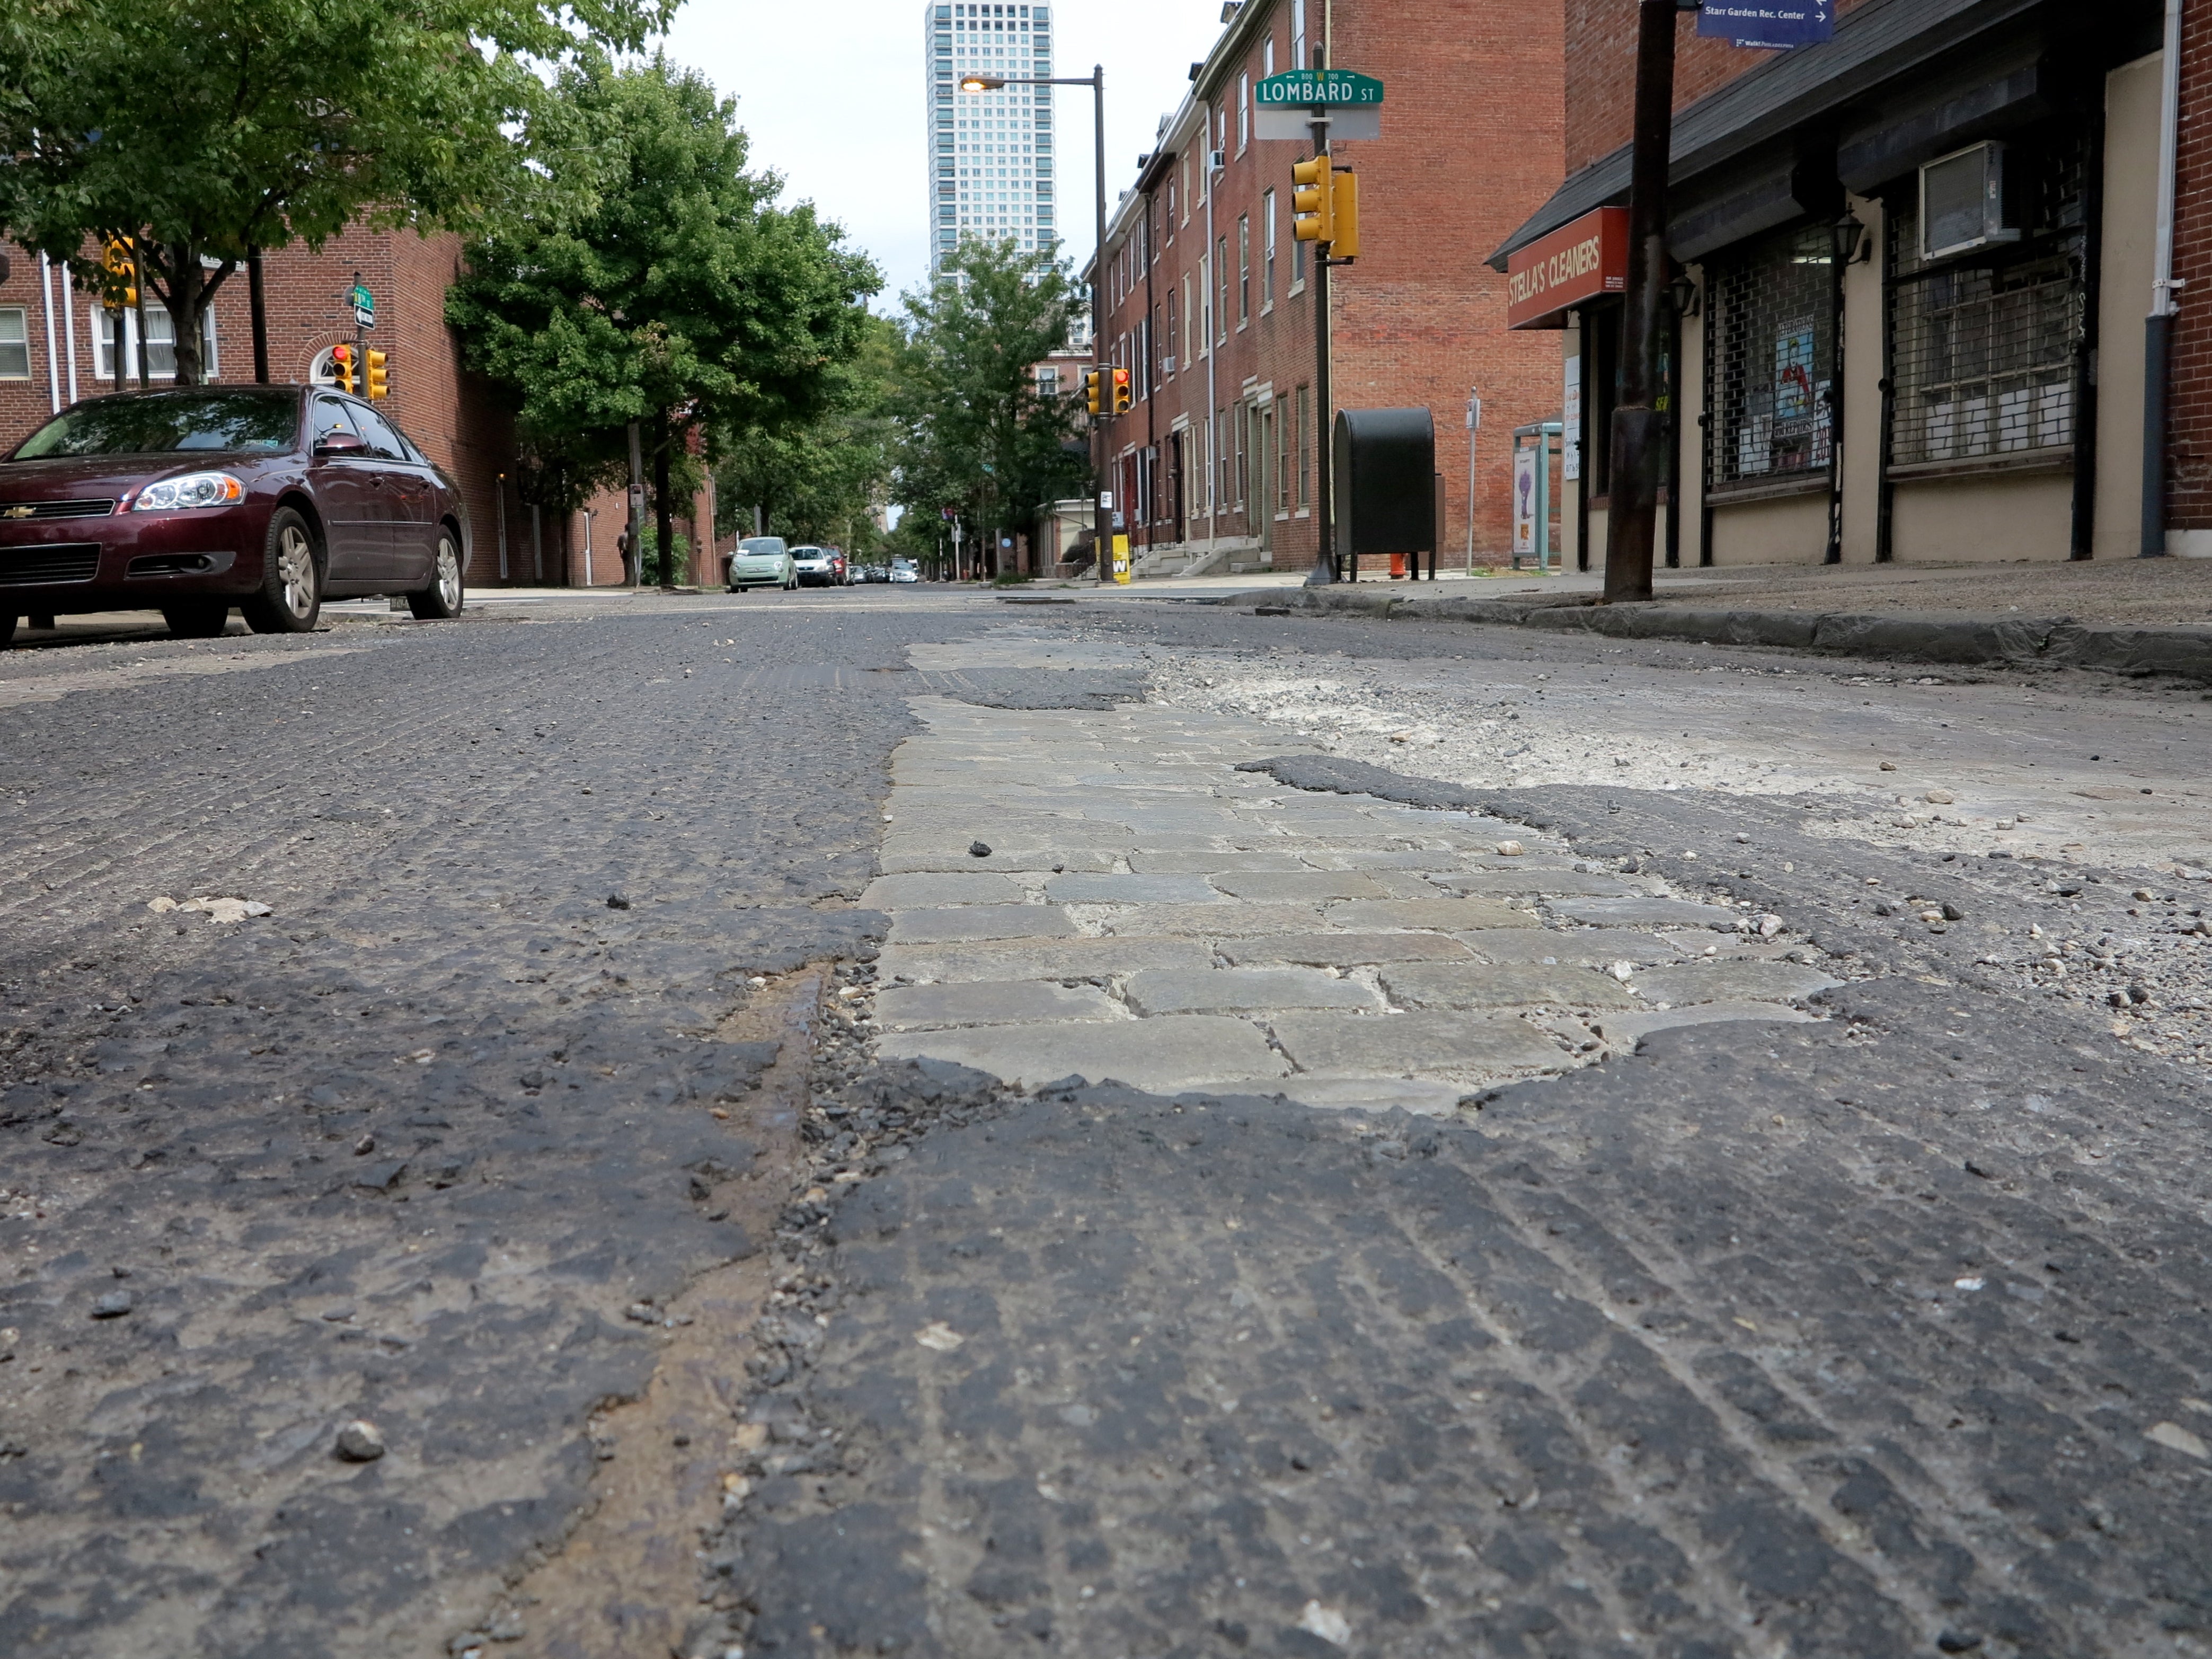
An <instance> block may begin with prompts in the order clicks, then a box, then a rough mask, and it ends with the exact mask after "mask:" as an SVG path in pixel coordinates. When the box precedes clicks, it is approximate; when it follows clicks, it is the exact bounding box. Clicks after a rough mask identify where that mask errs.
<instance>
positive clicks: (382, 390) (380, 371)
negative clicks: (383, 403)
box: [363, 346, 392, 402]
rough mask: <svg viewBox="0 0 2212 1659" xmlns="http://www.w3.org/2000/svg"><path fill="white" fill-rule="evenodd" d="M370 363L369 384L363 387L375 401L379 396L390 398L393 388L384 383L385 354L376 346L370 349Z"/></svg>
mask: <svg viewBox="0 0 2212 1659" xmlns="http://www.w3.org/2000/svg"><path fill="white" fill-rule="evenodd" d="M363 389H364V390H365V391H366V392H368V396H369V398H370V400H371V401H372V402H374V400H375V399H376V398H389V397H390V396H391V395H392V388H391V387H390V386H386V384H385V383H384V354H383V353H382V352H380V351H379V350H378V349H376V348H375V347H374V346H371V347H369V349H368V376H367V384H366V386H364V388H363Z"/></svg>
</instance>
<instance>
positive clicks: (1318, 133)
mask: <svg viewBox="0 0 2212 1659" xmlns="http://www.w3.org/2000/svg"><path fill="white" fill-rule="evenodd" d="M1313 66H1314V68H1316V70H1326V69H1327V68H1328V47H1327V46H1316V47H1315V48H1314V62H1313ZM1313 115H1314V121H1313V147H1314V155H1315V156H1316V159H1318V160H1321V161H1328V110H1327V109H1326V108H1324V107H1322V106H1316V107H1315V109H1314V112H1313ZM1322 188H1323V189H1324V190H1328V191H1334V189H1335V180H1334V178H1333V177H1332V176H1331V174H1330V173H1329V171H1328V168H1326V167H1324V168H1323V170H1322ZM1331 246H1334V245H1333V244H1331V243H1328V242H1316V243H1315V244H1314V401H1315V402H1316V404H1319V405H1320V409H1319V413H1318V415H1317V416H1316V422H1315V426H1316V430H1315V438H1316V444H1315V449H1316V452H1317V453H1316V457H1315V459H1316V471H1317V473H1318V476H1317V477H1316V479H1315V481H1314V533H1315V536H1316V538H1317V539H1316V542H1315V544H1314V568H1313V569H1312V570H1311V571H1310V572H1309V573H1308V574H1307V576H1306V585H1307V586H1310V587H1322V586H1328V584H1329V583H1331V582H1334V580H1336V579H1337V575H1336V519H1335V505H1336V490H1335V487H1334V486H1335V474H1336V433H1335V431H1334V424H1333V423H1334V419H1335V416H1334V415H1333V414H1332V413H1331V408H1330V387H1329V374H1328V366H1329V346H1328V251H1329V249H1330V247H1331ZM1351 564H1352V568H1351V570H1350V572H1349V573H1348V576H1349V580H1352V581H1358V580H1359V557H1358V555H1357V554H1354V555H1352V560H1351Z"/></svg>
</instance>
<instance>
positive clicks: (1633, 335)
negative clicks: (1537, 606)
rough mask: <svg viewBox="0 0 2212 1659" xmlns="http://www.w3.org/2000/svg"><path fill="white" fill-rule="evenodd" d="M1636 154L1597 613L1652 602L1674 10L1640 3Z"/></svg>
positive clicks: (1656, 2) (1665, 4)
mask: <svg viewBox="0 0 2212 1659" xmlns="http://www.w3.org/2000/svg"><path fill="white" fill-rule="evenodd" d="M1638 14H1639V15H1638V33H1637V49H1636V150H1635V161H1634V165H1633V168H1632V180H1631V183H1630V185H1629V191H1628V220H1629V226H1628V234H1629V242H1628V295H1627V302H1626V307H1625V308H1624V313H1623V324H1624V333H1623V338H1622V341H1621V347H1622V349H1621V366H1620V404H1618V405H1617V406H1616V407H1615V408H1614V410H1613V510H1612V511H1611V512H1610V513H1607V517H1606V536H1605V596H1604V597H1605V603H1607V604H1608V605H1614V604H1619V603H1620V602H1622V601H1624V600H1630V599H1650V597H1651V553H1652V546H1653V543H1654V540H1655V538H1656V534H1657V530H1658V524H1657V517H1658V507H1659V472H1660V468H1661V466H1662V463H1663V461H1664V459H1665V455H1666V449H1665V445H1664V443H1663V441H1662V440H1663V438H1664V435H1665V429H1666V425H1667V416H1664V415H1662V414H1661V413H1660V411H1659V409H1658V407H1657V404H1658V399H1659V392H1660V386H1659V347H1660V325H1661V322H1662V316H1661V312H1662V307H1664V306H1665V304H1666V294H1667V265H1668V253H1667V176H1668V149H1669V147H1670V145H1671V144H1672V143H1673V138H1674V24H1675V19H1676V18H1677V17H1678V16H1679V15H1680V13H1679V12H1678V11H1677V9H1676V0H1641V3H1640V4H1639V6H1638Z"/></svg>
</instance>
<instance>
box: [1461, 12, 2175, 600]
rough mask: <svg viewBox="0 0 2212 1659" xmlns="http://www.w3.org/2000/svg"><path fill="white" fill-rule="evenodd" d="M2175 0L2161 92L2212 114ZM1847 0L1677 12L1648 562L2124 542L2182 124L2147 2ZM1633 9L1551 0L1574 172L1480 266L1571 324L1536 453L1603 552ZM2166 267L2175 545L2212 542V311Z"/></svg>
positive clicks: (1594, 560) (2136, 525)
mask: <svg viewBox="0 0 2212 1659" xmlns="http://www.w3.org/2000/svg"><path fill="white" fill-rule="evenodd" d="M2186 5H2187V8H2188V14H2189V16H2190V19H2191V28H2192V31H2193V33H2192V34H2191V40H2192V41H2193V42H2194V43H2195V45H2196V47H2197V50H2196V51H2195V52H2194V55H2193V56H2194V61H2191V53H2188V52H2185V54H2184V64H2185V70H2184V76H2183V86H2184V88H2185V94H2186V95H2187V96H2188V97H2190V98H2193V99H2195V100H2197V104H2196V107H2203V105H2204V101H2205V100H2206V99H2207V98H2208V96H2212V82H2208V81H2207V78H2206V68H2205V58H2204V54H2203V51H2202V47H2203V46H2204V45H2206V44H2212V0H2186ZM1837 10H1838V19H1837V25H1836V30H1835V34H1834V38H1833V39H1832V40H1828V41H1826V42H1823V43H1821V44H1819V45H1815V46H1802V47H1799V48H1796V49H1795V50H1792V51H1789V52H1766V51H1758V50H1751V49H1739V48H1737V47H1735V46H1733V45H1731V44H1730V43H1729V42H1727V41H1725V40H1705V39H1699V38H1697V37H1696V36H1695V34H1694V33H1692V31H1693V30H1694V28H1695V27H1696V24H1697V18H1696V16H1695V15H1694V14H1687V13H1686V14H1684V15H1683V16H1682V17H1681V18H1680V21H1679V25H1678V27H1679V28H1680V36H1679V40H1678V45H1679V47H1680V62H1679V68H1678V77H1677V82H1676V113H1675V123H1674V145H1673V152H1672V155H1673V165H1672V185H1671V194H1670V200H1669V225H1668V240H1669V245H1670V247H1671V250H1672V252H1673V254H1674V259H1675V261H1676V262H1677V266H1678V273H1679V274H1678V280H1677V281H1676V283H1674V306H1673V307H1670V326H1669V337H1668V342H1667V347H1666V351H1665V367H1666V372H1667V374H1668V387H1667V394H1666V395H1667V398H1668V410H1669V412H1670V414H1671V415H1672V416H1674V420H1673V435H1674V441H1673V444H1672V446H1671V449H1672V454H1671V465H1670V468H1669V478H1668V487H1667V489H1666V492H1665V495H1663V497H1662V513H1663V519H1662V528H1661V543H1660V545H1661V552H1662V556H1663V557H1664V558H1665V559H1666V560H1667V561H1668V562H1670V563H1686V564H1738V563H1772V562H1823V561H1826V562H1842V563H1858V562H1883V561H1889V560H1896V561H1899V562H1910V561H1915V560H1918V561H1944V562H1951V561H1957V560H1972V559H1988V560H1991V561H2005V560H2021V559H2064V558H2092V557H2095V558H2108V557H2128V556H2135V555H2136V554H2137V553H2138V552H2140V551H2142V548H2143V544H2144V539H2145V538H2144V530H2143V505H2144V488H2145V485H2144V478H2145V468H2144V465H2143V460H2144V446H2145V432H2146V421H2145V388H2146V372H2147V369H2148V367H2149V364H2150V361H2151V360H2150V356H2149V354H2148V352H2147V350H2146V328H2145V321H2144V319H2145V317H2146V314H2147V313H2148V312H2149V311H2150V309H2151V307H2152V301H2153V286H2154V274H2155V264H2154V259H2155V247H2156V244H2157V240H2158V218H2159V181H2160V173H2161V171H2162V169H2161V167H2160V140H2161V137H2162V135H2163V133H2164V132H2165V131H2166V124H2167V123H2168V121H2169V120H2170V119H2171V118H2172V113H2171V112H2170V111H2169V110H2168V108H2167V107H2166V100H2165V99H2164V96H2163V82H2164V66H2165V57H2164V53H2163V51H2162V47H2161V41H2162V20H2163V12H2164V7H2163V5H2162V3H2160V0H2103V3H2100V4H2099V5H2096V6H2081V5H2080V4H2078V3H2069V0H1838V7H1837ZM1637 11H1638V9H1637V8H1636V7H1635V6H1633V5H1626V4H1620V3H1615V0H1566V5H1565V12H1566V32H1567V41H1568V52H1567V60H1566V61H1567V72H1566V94H1565V96H1566V112H1567V125H1566V135H1565V155H1566V160H1567V171H1566V173H1565V176H1564V182H1563V183H1561V184H1560V185H1559V186H1558V188H1557V189H1556V191H1554V192H1553V195H1552V197H1551V199H1550V200H1549V201H1548V202H1547V203H1546V204H1544V206H1543V207H1542V208H1541V210H1539V211H1538V212H1536V213H1535V214H1534V215H1532V216H1530V217H1529V218H1528V221H1527V222H1525V223H1524V224H1522V226H1521V227H1520V228H1518V229H1517V230H1516V232H1515V233H1514V234H1512V235H1511V236H1510V237H1509V238H1507V239H1505V240H1504V242H1503V243H1502V244H1501V245H1500V246H1499V247H1498V249H1497V250H1496V251H1495V252H1494V254H1493V256H1492V265H1493V266H1494V268H1496V269H1498V270H1503V271H1504V272H1506V273H1507V275H1508V278H1509V283H1514V284H1516V285H1517V286H1516V289H1515V292H1516V294H1519V295H1522V296H1523V301H1524V302H1523V303H1520V304H1517V305H1516V308H1515V317H1514V320H1515V324H1516V327H1518V328H1521V329H1523V330H1525V331H1528V332H1530V333H1532V334H1535V335H1540V336H1541V334H1542V333H1544V332H1546V331H1551V332H1553V337H1554V338H1555V339H1557V340H1558V341H1559V343H1560V354H1561V361H1562V367H1563V371H1564V373H1565V377H1566V379H1567V380H1568V382H1569V384H1570V385H1571V386H1572V387H1573V388H1574V389H1575V392H1574V395H1573V396H1572V397H1571V398H1570V399H1569V409H1570V410H1572V411H1573V417H1572V418H1571V420H1570V421H1569V422H1568V430H1566V431H1565V433H1563V434H1562V435H1561V440H1560V442H1559V450H1560V452H1561V453H1560V454H1559V458H1558V459H1557V460H1556V461H1555V462H1554V463H1553V465H1554V466H1555V468H1556V475H1555V476H1557V477H1558V479H1559V486H1560V493H1559V500H1560V501H1561V503H1562V507H1561V512H1560V514H1559V517H1560V523H1559V527H1558V534H1559V539H1560V542H1561V544H1563V547H1564V549H1565V552H1566V553H1567V555H1568V556H1570V557H1573V558H1575V559H1576V560H1577V562H1580V563H1581V564H1583V566H1584V567H1585V568H1599V567H1601V565H1602V563H1603V560H1604V556H1605V546H1606V529H1607V507H1608V504H1609V497H1608V478H1607V473H1608V471H1609V462H1610V457H1609V454H1608V453H1607V452H1608V448H1609V429H1610V422H1611V415H1612V410H1613V404H1614V402H1615V397H1614V392H1615V387H1616V384H1617V377H1618V370H1619V364H1620V352H1621V341H1620V318H1621V295H1620V286H1621V283H1620V276H1621V275H1622V272H1623V270H1624V267H1625V260H1626V238H1625V236H1620V235H1619V234H1617V232H1616V231H1613V230H1609V229H1608V228H1607V223H1608V219H1607V216H1608V214H1609V213H1610V214H1614V215H1617V214H1618V213H1619V210H1620V209H1621V208H1622V207H1623V206H1625V204H1626V202H1627V199H1628V183H1629V168H1630V159H1631V158H1630V153H1629V139H1630V137H1631V121H1632V105H1633V87H1634V77H1635V59H1636V39H1635V37H1636V30H1637V21H1638V19H1637ZM2199 125H2200V127H2201V126H2202V125H2203V124H2201V123H2200V124H2199ZM2181 131H2182V134H2183V139H2182V144H2183V148H2182V175H2183V181H2184V182H2183V185H2182V200H2183V203H2184V213H2183V215H2182V218H2181V223H2180V227H2179V229H2180V234H2179V244H2178V248H2179V254H2178V257H2179V270H2180V274H2181V275H2182V276H2191V275H2192V274H2194V275H2196V276H2197V280H2198V281H2199V282H2202V283H2205V284H2206V285H2207V287H2208V288H2212V137H2207V136H2206V134H2205V132H2204V131H2197V132H2196V133H2195V134H2193V135H2192V134H2191V123H2190V121H2189V119H2188V118H2187V116H2186V114H2185V115H2184V118H2183V120H2182V124H2181ZM2191 213H2193V214H2194V215H2195V217H2194V218H2193V219H2192V218H2191ZM1613 224H1614V225H1616V226H1617V225H1618V220H1617V219H1615V220H1613ZM1576 248H1584V249H1590V250H1601V257H1599V258H1595V259H1591V258H1570V257H1567V255H1566V253H1565V251H1566V250H1571V249H1576ZM2188 293H2189V290H2186V289H2185V290H2184V294H2185V298H2184V302H2183V306H2182V313H2181V322H2180V343H2179V349H2178V351H2177V353H2176V356H2175V363H2176V368H2177V375H2176V378H2175V380H2174V382H2173V392H2174V415H2175V419H2174V426H2173V432H2172V435H2173V440H2174V441H2173V444H2172V462H2173V481H2174V487H2173V489H2172V495H2171V499H2172V509H2173V516H2172V520H2170V522H2171V524H2172V533H2171V534H2169V535H2168V536H2167V537H2166V547H2167V548H2169V549H2170V550H2173V551H2178V552H2195V551H2200V550H2202V551H2207V552H2212V398H2207V397H2206V396H2205V395H2204V394H2205V393H2206V392H2212V325H2206V323H2205V322H2204V321H2203V317H2202V314H2201V313H2202V312H2203V304H2202V302H2194V303H2192V302H2191V301H2190V300H2189V298H2188V297H2187V295H2188ZM2152 539H2153V541H2154V543H2155V541H2156V539H2157V538H2155V537H2154V538H2152Z"/></svg>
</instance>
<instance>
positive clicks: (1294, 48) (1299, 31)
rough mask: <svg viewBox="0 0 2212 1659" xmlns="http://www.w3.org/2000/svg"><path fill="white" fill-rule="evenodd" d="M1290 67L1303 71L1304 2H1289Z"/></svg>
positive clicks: (1304, 58) (1296, 0) (1304, 64)
mask: <svg viewBox="0 0 2212 1659" xmlns="http://www.w3.org/2000/svg"><path fill="white" fill-rule="evenodd" d="M1306 67H1308V65H1307V64H1306V0H1291V68H1292V69H1304V68H1306Z"/></svg>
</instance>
